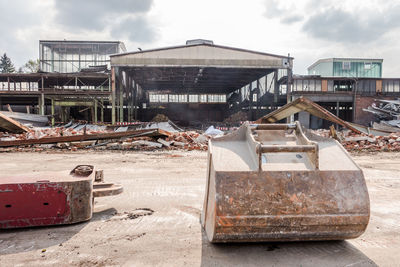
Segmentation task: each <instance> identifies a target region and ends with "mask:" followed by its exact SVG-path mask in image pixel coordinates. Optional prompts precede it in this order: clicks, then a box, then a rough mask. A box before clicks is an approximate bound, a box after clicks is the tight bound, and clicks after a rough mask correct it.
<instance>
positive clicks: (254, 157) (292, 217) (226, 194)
mask: <svg viewBox="0 0 400 267" xmlns="http://www.w3.org/2000/svg"><path fill="white" fill-rule="evenodd" d="M310 139H312V140H315V141H310ZM310 139H309V138H308V137H307V136H306V135H305V134H304V133H303V131H302V129H301V126H300V124H299V122H296V123H294V124H256V125H250V124H248V123H245V124H244V125H242V127H240V128H239V129H238V130H237V131H235V132H233V133H231V134H228V135H225V136H222V137H219V138H214V139H211V140H210V142H209V152H208V169H207V185H206V193H205V199H204V206H203V211H202V214H201V223H202V226H203V228H204V230H205V233H206V235H207V238H208V240H209V241H210V242H255V241H300V240H343V239H349V238H356V237H358V236H360V235H361V234H362V233H363V232H364V231H365V229H366V227H367V225H368V221H369V213H370V208H369V196H368V191H367V187H366V184H365V180H364V176H363V173H362V171H361V169H360V168H359V167H358V166H357V165H356V163H355V162H354V161H353V160H352V159H351V158H350V156H349V155H348V153H347V152H346V151H345V150H344V148H343V147H342V146H341V145H340V144H339V143H338V142H337V141H336V140H333V139H329V138H322V137H317V136H314V137H312V138H310Z"/></svg>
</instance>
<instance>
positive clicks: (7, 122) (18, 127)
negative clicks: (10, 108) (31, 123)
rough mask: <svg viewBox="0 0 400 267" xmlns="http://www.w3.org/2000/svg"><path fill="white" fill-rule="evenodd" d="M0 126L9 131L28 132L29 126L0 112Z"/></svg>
mask: <svg viewBox="0 0 400 267" xmlns="http://www.w3.org/2000/svg"><path fill="white" fill-rule="evenodd" d="M0 128H1V129H4V130H6V131H7V132H10V133H23V132H28V131H29V128H28V127H26V126H24V125H23V124H22V123H19V122H18V121H16V120H14V119H11V118H10V117H8V116H6V115H4V114H2V113H1V112H0Z"/></svg>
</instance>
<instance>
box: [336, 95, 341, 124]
mask: <svg viewBox="0 0 400 267" xmlns="http://www.w3.org/2000/svg"><path fill="white" fill-rule="evenodd" d="M339 112H340V105H339V101H337V102H336V116H337V117H338V118H339ZM338 129H339V125H338V124H336V130H338Z"/></svg>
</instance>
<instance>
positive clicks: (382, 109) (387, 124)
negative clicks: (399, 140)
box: [363, 99, 400, 132]
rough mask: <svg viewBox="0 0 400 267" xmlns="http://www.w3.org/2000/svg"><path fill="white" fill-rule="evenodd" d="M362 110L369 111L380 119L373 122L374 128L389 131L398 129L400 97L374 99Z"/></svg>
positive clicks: (399, 122)
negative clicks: (394, 98) (377, 121)
mask: <svg viewBox="0 0 400 267" xmlns="http://www.w3.org/2000/svg"><path fill="white" fill-rule="evenodd" d="M363 110H364V111H367V112H370V113H372V114H374V115H375V116H376V118H377V119H378V120H379V121H380V122H379V123H376V122H375V123H374V124H373V125H374V128H377V129H381V130H386V131H390V132H398V131H400V129H399V128H400V99H397V100H383V99H380V100H376V101H375V103H372V105H371V106H369V107H368V108H367V109H363Z"/></svg>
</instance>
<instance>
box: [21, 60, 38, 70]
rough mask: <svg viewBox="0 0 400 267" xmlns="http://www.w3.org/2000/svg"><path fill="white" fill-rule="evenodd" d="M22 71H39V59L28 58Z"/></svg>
mask: <svg viewBox="0 0 400 267" xmlns="http://www.w3.org/2000/svg"><path fill="white" fill-rule="evenodd" d="M23 72H28V73H29V72H39V59H36V60H33V59H30V60H28V62H26V63H25V65H24V67H23Z"/></svg>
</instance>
